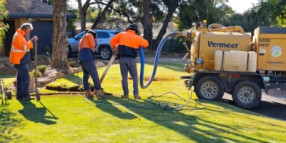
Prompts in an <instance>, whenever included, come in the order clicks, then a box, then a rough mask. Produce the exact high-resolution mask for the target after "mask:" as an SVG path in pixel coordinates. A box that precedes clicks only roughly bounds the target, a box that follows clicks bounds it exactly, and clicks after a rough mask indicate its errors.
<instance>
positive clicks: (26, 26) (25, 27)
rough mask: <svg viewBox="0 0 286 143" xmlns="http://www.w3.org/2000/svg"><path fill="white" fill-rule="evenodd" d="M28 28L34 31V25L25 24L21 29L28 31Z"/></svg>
mask: <svg viewBox="0 0 286 143" xmlns="http://www.w3.org/2000/svg"><path fill="white" fill-rule="evenodd" d="M28 27H30V28H31V30H33V25H32V24H31V23H23V24H22V25H21V29H23V28H24V29H27V28H28Z"/></svg>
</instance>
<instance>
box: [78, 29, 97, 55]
mask: <svg viewBox="0 0 286 143" xmlns="http://www.w3.org/2000/svg"><path fill="white" fill-rule="evenodd" d="M95 44H96V43H95V40H94V38H93V36H92V34H90V33H86V34H84V36H83V37H82V38H81V39H80V42H79V46H78V51H80V50H81V49H82V48H89V49H90V50H91V51H94V46H95Z"/></svg>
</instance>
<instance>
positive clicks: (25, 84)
mask: <svg viewBox="0 0 286 143" xmlns="http://www.w3.org/2000/svg"><path fill="white" fill-rule="evenodd" d="M15 67H16V70H17V92H16V97H17V98H29V97H30V94H29V85H30V76H29V64H28V63H26V64H20V65H15Z"/></svg>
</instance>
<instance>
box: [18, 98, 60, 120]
mask: <svg viewBox="0 0 286 143" xmlns="http://www.w3.org/2000/svg"><path fill="white" fill-rule="evenodd" d="M19 102H20V103H21V104H22V105H23V107H24V108H23V109H22V110H19V113H21V114H22V115H23V116H24V117H25V118H26V119H27V120H30V121H33V122H36V123H43V124H46V125H51V124H55V123H56V121H55V120H57V119H58V118H57V117H56V116H54V114H53V113H52V112H50V110H49V109H47V108H46V107H45V106H44V105H43V104H42V103H41V102H40V104H41V105H42V107H41V108H37V107H36V105H35V104H33V103H32V102H31V101H28V100H19ZM47 113H49V114H51V115H50V116H48V115H46V114H47Z"/></svg>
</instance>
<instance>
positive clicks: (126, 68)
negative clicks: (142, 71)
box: [119, 57, 138, 95]
mask: <svg viewBox="0 0 286 143" xmlns="http://www.w3.org/2000/svg"><path fill="white" fill-rule="evenodd" d="M119 63H120V71H121V76H122V80H121V83H122V88H123V92H124V95H128V94H129V90H128V72H129V73H130V75H131V77H132V80H133V95H138V75H137V67H136V59H135V58H129V57H120V59H119Z"/></svg>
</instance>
